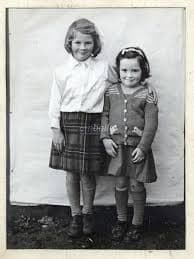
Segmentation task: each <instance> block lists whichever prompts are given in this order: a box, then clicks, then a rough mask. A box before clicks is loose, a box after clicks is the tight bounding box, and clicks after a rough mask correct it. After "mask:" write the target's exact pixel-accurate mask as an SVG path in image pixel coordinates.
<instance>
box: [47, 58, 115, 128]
mask: <svg viewBox="0 0 194 259" xmlns="http://www.w3.org/2000/svg"><path fill="white" fill-rule="evenodd" d="M108 79H109V81H108ZM116 81H117V75H116V72H115V71H114V70H113V69H111V67H109V65H108V63H107V62H105V61H102V60H99V59H97V58H92V57H91V58H89V59H87V60H86V61H84V62H78V61H77V60H76V59H74V58H73V57H72V55H69V56H68V59H67V61H66V62H65V64H63V65H61V66H59V67H57V68H56V69H55V72H54V78H53V84H52V88H51V97H50V103H49V118H50V125H51V127H54V128H59V127H60V126H59V122H60V112H61V111H62V112H86V113H101V112H102V111H103V105H104V93H105V90H106V88H107V87H108V82H116Z"/></svg>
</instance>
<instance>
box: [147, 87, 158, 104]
mask: <svg viewBox="0 0 194 259" xmlns="http://www.w3.org/2000/svg"><path fill="white" fill-rule="evenodd" d="M148 93H149V94H150V95H152V96H153V101H154V103H155V104H157V103H158V95H157V92H156V89H155V88H154V87H153V86H151V85H150V84H148Z"/></svg>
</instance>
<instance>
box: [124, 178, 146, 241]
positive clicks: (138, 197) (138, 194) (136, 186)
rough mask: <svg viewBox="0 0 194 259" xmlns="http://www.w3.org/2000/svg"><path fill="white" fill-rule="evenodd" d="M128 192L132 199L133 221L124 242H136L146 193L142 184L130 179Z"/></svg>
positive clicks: (138, 237) (141, 226)
mask: <svg viewBox="0 0 194 259" xmlns="http://www.w3.org/2000/svg"><path fill="white" fill-rule="evenodd" d="M130 191H131V195H132V199H133V219H132V225H131V226H130V228H129V229H128V231H127V233H126V237H125V242H129V241H131V240H133V241H137V240H138V239H140V238H141V235H142V232H143V220H144V208H145V202H146V191H145V187H144V184H143V183H140V182H137V181H136V180H135V179H130Z"/></svg>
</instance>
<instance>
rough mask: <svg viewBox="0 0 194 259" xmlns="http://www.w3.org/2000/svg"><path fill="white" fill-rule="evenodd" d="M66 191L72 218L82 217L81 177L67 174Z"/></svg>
mask: <svg viewBox="0 0 194 259" xmlns="http://www.w3.org/2000/svg"><path fill="white" fill-rule="evenodd" d="M66 189H67V196H68V199H69V203H70V206H71V214H72V216H75V215H81V206H80V177H79V175H77V174H74V173H72V172H66Z"/></svg>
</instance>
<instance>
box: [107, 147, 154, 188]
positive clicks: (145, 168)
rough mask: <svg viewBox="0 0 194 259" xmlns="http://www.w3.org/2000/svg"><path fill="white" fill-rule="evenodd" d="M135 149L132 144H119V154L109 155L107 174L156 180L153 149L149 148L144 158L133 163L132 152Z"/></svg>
mask: <svg viewBox="0 0 194 259" xmlns="http://www.w3.org/2000/svg"><path fill="white" fill-rule="evenodd" d="M134 149H135V147H132V146H124V145H118V152H117V156H116V157H115V158H111V157H110V156H109V159H108V160H109V161H108V163H107V165H106V166H107V169H106V170H107V174H108V175H114V176H127V177H130V178H132V179H136V180H137V181H138V182H143V183H151V182H155V181H156V179H157V175H156V168H155V163H154V157H153V154H152V150H151V149H150V150H149V152H148V153H147V154H146V156H145V159H144V160H142V161H141V162H138V163H133V161H132V159H133V157H132V153H133V151H134Z"/></svg>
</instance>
